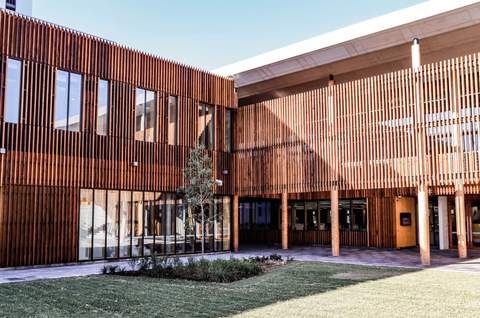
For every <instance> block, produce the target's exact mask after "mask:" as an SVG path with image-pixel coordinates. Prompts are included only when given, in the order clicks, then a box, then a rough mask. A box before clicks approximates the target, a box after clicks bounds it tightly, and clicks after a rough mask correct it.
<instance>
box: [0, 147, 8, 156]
mask: <svg viewBox="0 0 480 318" xmlns="http://www.w3.org/2000/svg"><path fill="white" fill-rule="evenodd" d="M6 153H7V148H3V147H2V148H0V155H4V154H6Z"/></svg>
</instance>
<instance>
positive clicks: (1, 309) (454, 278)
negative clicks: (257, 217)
mask: <svg viewBox="0 0 480 318" xmlns="http://www.w3.org/2000/svg"><path fill="white" fill-rule="evenodd" d="M235 315H240V316H246V317H322V316H337V317H367V316H368V317H379V316H382V317H412V316H416V317H422V316H428V317H445V316H460V315H461V316H464V317H478V316H480V274H479V273H476V272H459V271H449V270H441V269H407V268H394V267H372V266H360V265H347V264H333V263H321V262H293V263H290V264H289V265H287V266H284V267H281V268H278V269H276V270H274V271H271V272H269V273H266V274H263V275H261V276H257V277H254V278H250V279H246V280H242V281H239V282H235V283H231V284H215V283H200V282H191V281H182V280H164V279H153V278H142V277H120V276H89V277H76V278H62V279H53V280H37V281H32V282H20V283H8V284H1V285H0V316H4V317H70V316H75V317H78V316H82V317H133V316H137V317H138V316H147V317H224V316H235Z"/></svg>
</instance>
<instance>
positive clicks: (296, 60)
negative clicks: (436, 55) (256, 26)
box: [213, 0, 480, 87]
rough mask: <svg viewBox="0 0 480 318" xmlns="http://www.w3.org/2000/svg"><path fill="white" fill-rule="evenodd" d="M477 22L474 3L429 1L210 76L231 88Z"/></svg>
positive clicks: (477, 0)
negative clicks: (229, 80) (230, 82)
mask: <svg viewBox="0 0 480 318" xmlns="http://www.w3.org/2000/svg"><path fill="white" fill-rule="evenodd" d="M477 23H480V0H430V1H427V2H424V3H421V4H418V5H415V6H412V7H409V8H406V9H402V10H398V11H395V12H392V13H389V14H386V15H383V16H380V17H376V18H373V19H369V20H366V21H363V22H360V23H356V24H353V25H350V26H347V27H345V28H341V29H338V30H335V31H332V32H329V33H325V34H323V35H320V36H317V37H314V38H311V39H308V40H305V41H301V42H298V43H294V44H291V45H288V46H286V47H283V48H280V49H276V50H273V51H270V52H267V53H264V54H260V55H258V56H255V57H252V58H249V59H246V60H243V61H240V62H237V63H233V64H230V65H227V66H224V67H221V68H219V69H216V70H214V71H213V72H214V73H216V74H218V75H222V76H233V77H234V79H235V83H236V86H237V87H241V86H246V85H250V84H254V83H257V82H261V81H264V80H269V79H272V78H275V77H279V76H282V75H287V74H290V73H294V72H298V71H301V70H305V69H309V68H313V67H316V66H321V65H325V64H328V63H332V62H336V61H340V60H343V59H346V58H350V57H354V56H357V55H361V54H366V53H370V52H374V51H377V50H381V49H385V48H388V47H392V46H396V45H399V44H403V43H407V42H409V41H411V40H412V39H413V38H415V37H418V38H420V39H421V38H426V37H430V36H434V35H438V34H441V33H445V32H448V31H452V30H455V29H459V28H463V27H468V26H471V25H474V24H477Z"/></svg>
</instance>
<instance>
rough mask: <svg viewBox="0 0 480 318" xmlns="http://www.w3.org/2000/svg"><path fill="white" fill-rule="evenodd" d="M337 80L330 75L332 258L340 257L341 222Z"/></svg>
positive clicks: (329, 122)
mask: <svg viewBox="0 0 480 318" xmlns="http://www.w3.org/2000/svg"><path fill="white" fill-rule="evenodd" d="M334 85H335V80H334V78H333V75H330V80H329V81H328V86H329V88H330V89H329V96H328V124H329V139H330V169H331V172H332V180H331V182H332V185H331V187H332V188H331V190H330V214H331V215H330V217H331V227H332V228H331V230H330V232H331V242H332V256H340V220H339V216H338V174H337V172H338V169H337V165H338V156H337V142H336V141H337V140H336V137H337V135H336V124H335V122H336V118H337V117H336V111H335V103H334V101H333V91H332V90H333V86H334Z"/></svg>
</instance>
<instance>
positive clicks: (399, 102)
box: [235, 55, 480, 195]
mask: <svg viewBox="0 0 480 318" xmlns="http://www.w3.org/2000/svg"><path fill="white" fill-rule="evenodd" d="M479 99H480V57H479V55H469V56H466V57H461V58H456V59H452V60H447V61H442V62H439V63H435V64H431V65H425V66H423V67H422V68H421V69H420V70H419V71H418V72H414V71H413V70H411V69H407V70H402V71H398V72H393V73H389V74H383V75H378V76H374V77H370V78H365V79H361V80H357V81H352V82H348V83H343V84H338V85H333V86H329V87H325V88H321V89H316V90H312V91H308V92H304V93H300V94H296V95H291V96H286V97H283V98H278V99H274V100H269V101H265V102H261V103H257V104H253V105H248V106H245V107H241V108H239V109H238V111H237V114H236V122H235V138H236V139H235V147H236V148H235V160H236V164H235V172H236V173H235V175H236V181H235V184H236V189H237V191H238V192H239V193H240V194H241V195H247V194H248V195H257V194H268V193H281V192H282V191H287V192H291V193H292V192H313V191H329V190H330V189H331V188H332V187H333V186H338V188H339V189H340V190H369V189H395V188H401V189H407V188H409V189H411V188H415V187H416V186H417V185H418V183H419V181H420V180H422V179H426V181H427V182H428V184H429V185H430V186H432V189H435V191H436V192H438V194H445V193H452V190H453V184H454V182H455V181H456V180H461V181H462V182H464V183H465V185H466V186H465V188H466V191H467V192H469V193H472V192H478V191H479V190H480V189H479V188H478V184H479V181H480V178H479V174H480V160H479V159H480V158H479V150H480V135H479V132H480V108H479V107H480V106H479V105H480V100H479ZM417 104H419V105H418V106H419V107H416V105H417ZM419 142H423V143H424V144H425V147H424V148H419V147H418V144H419ZM418 149H424V150H423V151H422V152H421V153H419V150H418ZM421 162H425V167H424V168H423V170H424V172H423V174H420V173H419V171H420V168H421V165H420V163H421Z"/></svg>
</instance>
